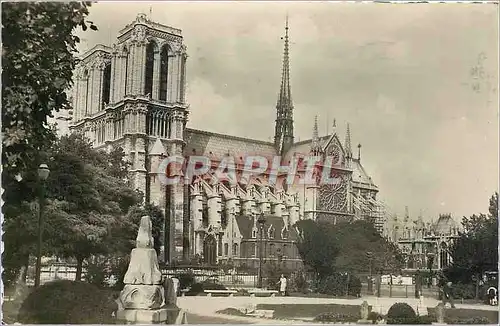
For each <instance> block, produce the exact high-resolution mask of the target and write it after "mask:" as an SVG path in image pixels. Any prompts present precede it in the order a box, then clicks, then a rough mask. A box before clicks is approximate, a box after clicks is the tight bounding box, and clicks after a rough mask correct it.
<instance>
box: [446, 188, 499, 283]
mask: <svg viewBox="0 0 500 326" xmlns="http://www.w3.org/2000/svg"><path fill="white" fill-rule="evenodd" d="M462 226H463V231H462V232H461V233H460V235H459V238H458V239H457V241H456V242H455V243H454V245H453V246H452V248H451V255H452V257H453V263H452V264H451V266H450V267H449V268H447V269H446V270H445V271H444V272H445V276H446V277H447V278H448V279H450V280H452V281H454V282H457V283H465V284H470V283H473V282H476V284H478V282H479V280H480V279H481V278H482V275H483V273H484V272H487V271H496V270H498V193H495V194H494V195H493V196H492V197H491V198H490V207H489V214H487V215H486V214H479V215H476V214H474V215H472V216H470V217H464V218H463V220H462Z"/></svg>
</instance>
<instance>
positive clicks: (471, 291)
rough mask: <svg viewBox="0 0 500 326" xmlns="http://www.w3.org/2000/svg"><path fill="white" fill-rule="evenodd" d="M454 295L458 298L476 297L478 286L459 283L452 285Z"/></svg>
mask: <svg viewBox="0 0 500 326" xmlns="http://www.w3.org/2000/svg"><path fill="white" fill-rule="evenodd" d="M452 293H453V297H454V298H457V299H465V300H467V299H474V298H475V297H476V286H475V285H474V284H461V283H457V284H454V285H452Z"/></svg>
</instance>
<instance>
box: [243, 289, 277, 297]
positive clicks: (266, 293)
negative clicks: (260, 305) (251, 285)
mask: <svg viewBox="0 0 500 326" xmlns="http://www.w3.org/2000/svg"><path fill="white" fill-rule="evenodd" d="M248 293H249V294H250V296H251V297H255V296H257V295H260V296H271V297H275V296H276V294H278V291H276V290H261V289H253V290H248Z"/></svg>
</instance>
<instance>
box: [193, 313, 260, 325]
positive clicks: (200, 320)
mask: <svg viewBox="0 0 500 326" xmlns="http://www.w3.org/2000/svg"><path fill="white" fill-rule="evenodd" d="M187 322H188V323H189V324H236V323H238V324H252V323H250V322H245V321H240V320H238V321H237V322H236V321H235V320H231V319H226V318H223V317H206V316H199V315H193V314H190V313H188V314H187Z"/></svg>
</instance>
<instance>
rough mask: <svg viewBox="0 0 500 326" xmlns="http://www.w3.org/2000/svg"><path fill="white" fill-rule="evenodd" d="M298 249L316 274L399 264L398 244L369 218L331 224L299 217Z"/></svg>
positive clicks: (393, 268)
mask: <svg viewBox="0 0 500 326" xmlns="http://www.w3.org/2000/svg"><path fill="white" fill-rule="evenodd" d="M297 228H298V229H299V234H300V239H299V242H298V249H299V253H300V255H301V257H302V259H303V260H304V263H305V264H306V265H307V266H309V267H311V268H312V269H313V270H314V271H315V272H316V273H317V274H318V275H319V276H320V278H324V277H325V276H328V275H331V274H332V273H334V272H354V273H360V272H368V271H369V269H370V262H371V267H372V269H373V271H374V272H375V271H397V270H399V269H400V268H401V265H402V255H401V253H400V252H399V250H398V248H397V247H396V246H395V245H394V244H392V243H390V242H389V241H387V240H386V239H384V238H383V237H382V236H381V235H380V234H379V233H378V232H377V230H376V229H375V227H374V226H373V224H372V223H371V222H369V221H354V222H352V223H339V224H337V225H331V224H326V223H319V222H314V221H312V220H304V221H300V222H299V223H298V224H297Z"/></svg>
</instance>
